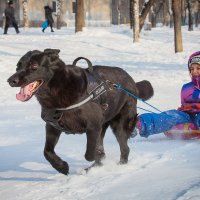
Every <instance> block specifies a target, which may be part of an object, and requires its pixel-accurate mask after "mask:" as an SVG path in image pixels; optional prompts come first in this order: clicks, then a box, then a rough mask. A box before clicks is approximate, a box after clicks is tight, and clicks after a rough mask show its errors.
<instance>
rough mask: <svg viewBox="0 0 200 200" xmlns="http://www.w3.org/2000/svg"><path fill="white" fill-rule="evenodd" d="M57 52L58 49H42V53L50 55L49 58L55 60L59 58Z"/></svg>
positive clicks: (58, 51)
mask: <svg viewBox="0 0 200 200" xmlns="http://www.w3.org/2000/svg"><path fill="white" fill-rule="evenodd" d="M59 53H60V50H59V49H45V50H44V54H46V55H48V56H49V57H51V60H55V59H57V58H59V55H58V54H59Z"/></svg>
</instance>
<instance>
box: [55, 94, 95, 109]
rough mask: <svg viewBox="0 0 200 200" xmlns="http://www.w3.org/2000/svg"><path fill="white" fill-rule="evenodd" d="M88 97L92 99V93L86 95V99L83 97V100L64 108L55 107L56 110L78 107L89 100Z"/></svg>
mask: <svg viewBox="0 0 200 200" xmlns="http://www.w3.org/2000/svg"><path fill="white" fill-rule="evenodd" d="M90 99H93V94H91V95H90V96H89V97H87V98H86V99H84V100H83V101H81V102H79V103H77V104H73V105H71V106H68V107H66V108H56V110H70V109H73V108H76V107H79V106H81V105H83V104H85V103H87V102H88V101H90Z"/></svg>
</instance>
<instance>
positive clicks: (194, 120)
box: [136, 51, 200, 137]
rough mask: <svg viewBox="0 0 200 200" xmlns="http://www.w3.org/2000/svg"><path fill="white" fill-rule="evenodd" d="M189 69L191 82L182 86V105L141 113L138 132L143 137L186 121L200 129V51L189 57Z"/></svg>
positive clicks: (192, 127) (137, 127)
mask: <svg viewBox="0 0 200 200" xmlns="http://www.w3.org/2000/svg"><path fill="white" fill-rule="evenodd" d="M188 70H189V74H190V76H191V82H189V83H186V84H184V85H183V86H182V90H181V106H180V107H179V108H178V109H177V110H168V111H165V112H161V113H158V114H157V113H144V114H141V115H139V116H138V121H137V123H136V129H137V130H136V132H139V135H140V136H141V137H148V136H150V135H153V134H157V133H161V132H165V131H168V130H170V129H171V128H172V127H173V126H176V125H178V124H185V123H189V124H190V126H191V127H189V128H191V129H194V128H195V129H196V130H198V129H200V51H197V52H195V53H193V54H192V55H191V56H190V57H189V59H188Z"/></svg>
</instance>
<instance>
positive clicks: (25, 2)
mask: <svg viewBox="0 0 200 200" xmlns="http://www.w3.org/2000/svg"><path fill="white" fill-rule="evenodd" d="M22 5H23V24H24V28H25V29H27V28H28V27H29V19H28V0H23V1H22Z"/></svg>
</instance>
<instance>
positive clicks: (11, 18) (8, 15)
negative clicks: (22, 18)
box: [4, 1, 19, 34]
mask: <svg viewBox="0 0 200 200" xmlns="http://www.w3.org/2000/svg"><path fill="white" fill-rule="evenodd" d="M5 19H6V22H5V27H4V34H7V32H8V28H9V26H10V25H11V24H12V25H13V27H14V28H15V31H16V33H19V28H18V25H17V22H16V19H15V10H14V6H13V1H9V2H8V5H7V7H6V9H5Z"/></svg>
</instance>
